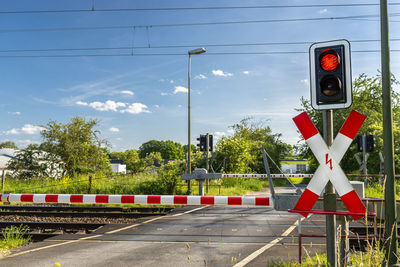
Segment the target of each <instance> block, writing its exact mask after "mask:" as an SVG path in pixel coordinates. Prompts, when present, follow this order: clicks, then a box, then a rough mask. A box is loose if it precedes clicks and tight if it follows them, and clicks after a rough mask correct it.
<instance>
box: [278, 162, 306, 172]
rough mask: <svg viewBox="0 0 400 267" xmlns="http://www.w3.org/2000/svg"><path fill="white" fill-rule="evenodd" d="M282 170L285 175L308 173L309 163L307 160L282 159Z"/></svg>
mask: <svg viewBox="0 0 400 267" xmlns="http://www.w3.org/2000/svg"><path fill="white" fill-rule="evenodd" d="M280 163H281V169H282V171H283V172H284V173H306V172H307V171H308V161H307V160H305V159H282V160H280Z"/></svg>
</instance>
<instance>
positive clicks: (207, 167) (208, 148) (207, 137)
mask: <svg viewBox="0 0 400 267" xmlns="http://www.w3.org/2000/svg"><path fill="white" fill-rule="evenodd" d="M209 150H210V134H209V133H207V134H206V152H205V153H206V170H207V173H208V172H209V171H210V166H209V160H208V151H209ZM208 183H209V179H206V193H207V194H208Z"/></svg>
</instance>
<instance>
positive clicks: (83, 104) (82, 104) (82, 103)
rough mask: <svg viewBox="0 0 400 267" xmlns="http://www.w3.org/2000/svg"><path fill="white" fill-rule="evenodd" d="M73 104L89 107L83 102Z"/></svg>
mask: <svg viewBox="0 0 400 267" xmlns="http://www.w3.org/2000/svg"><path fill="white" fill-rule="evenodd" d="M75 104H77V105H79V106H87V105H89V104H88V103H87V102H83V101H76V102H75Z"/></svg>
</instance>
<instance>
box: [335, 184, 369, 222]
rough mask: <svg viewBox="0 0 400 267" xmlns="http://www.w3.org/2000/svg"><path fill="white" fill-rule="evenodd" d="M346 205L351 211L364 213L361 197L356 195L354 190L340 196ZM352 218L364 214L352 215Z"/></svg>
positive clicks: (355, 218) (356, 218) (357, 217)
mask: <svg viewBox="0 0 400 267" xmlns="http://www.w3.org/2000/svg"><path fill="white" fill-rule="evenodd" d="M340 198H341V199H342V201H343V203H344V205H345V206H346V208H347V209H348V210H349V211H350V212H353V213H365V207H364V204H363V203H362V202H361V199H360V198H359V197H358V195H357V193H356V191H355V190H352V191H350V192H349V193H347V194H345V195H343V196H341V197H340ZM352 217H353V219H354V220H358V219H360V218H362V217H364V216H355V215H353V216H352Z"/></svg>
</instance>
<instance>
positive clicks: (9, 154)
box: [0, 148, 18, 175]
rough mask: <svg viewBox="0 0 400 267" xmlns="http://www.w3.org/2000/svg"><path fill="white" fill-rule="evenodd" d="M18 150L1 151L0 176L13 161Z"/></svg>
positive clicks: (7, 149) (5, 149)
mask: <svg viewBox="0 0 400 267" xmlns="http://www.w3.org/2000/svg"><path fill="white" fill-rule="evenodd" d="M17 152H18V150H15V149H12V148H2V149H0V174H1V175H3V172H4V171H5V169H6V167H7V164H8V162H9V161H10V159H12V158H13V157H14V156H15V154H16V153H17Z"/></svg>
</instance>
